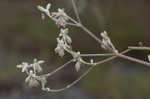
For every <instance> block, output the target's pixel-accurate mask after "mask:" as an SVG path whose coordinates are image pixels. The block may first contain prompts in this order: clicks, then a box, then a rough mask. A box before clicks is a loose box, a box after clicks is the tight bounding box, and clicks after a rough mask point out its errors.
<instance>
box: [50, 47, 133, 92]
mask: <svg viewBox="0 0 150 99" xmlns="http://www.w3.org/2000/svg"><path fill="white" fill-rule="evenodd" d="M129 51H130V49H127V50H125V51H123V52H122V53H121V54H125V53H127V52H129ZM115 58H117V56H112V57H110V58H107V59H104V60H102V61H99V62H97V63H96V64H95V65H93V66H91V67H90V68H89V69H88V70H87V71H86V72H84V73H83V74H82V75H81V76H80V77H79V78H78V79H77V80H75V81H73V82H72V83H71V84H69V85H67V86H66V87H64V88H61V89H56V90H54V89H50V90H49V91H50V92H61V91H64V90H66V89H69V88H70V87H72V86H74V85H75V84H77V83H78V82H79V81H80V80H81V79H83V78H84V77H85V76H86V75H87V74H88V73H89V72H90V71H91V70H92V69H93V68H94V67H96V66H97V65H100V64H103V63H105V62H108V61H111V60H113V59H115Z"/></svg>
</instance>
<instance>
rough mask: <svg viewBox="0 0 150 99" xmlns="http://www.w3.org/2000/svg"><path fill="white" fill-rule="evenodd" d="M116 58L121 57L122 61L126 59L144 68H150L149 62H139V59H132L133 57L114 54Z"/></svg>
mask: <svg viewBox="0 0 150 99" xmlns="http://www.w3.org/2000/svg"><path fill="white" fill-rule="evenodd" d="M116 56H118V57H121V58H123V59H127V60H130V61H133V62H136V63H140V64H143V65H145V66H150V63H149V62H146V61H142V60H139V59H136V58H133V57H129V56H126V55H122V54H120V53H116Z"/></svg>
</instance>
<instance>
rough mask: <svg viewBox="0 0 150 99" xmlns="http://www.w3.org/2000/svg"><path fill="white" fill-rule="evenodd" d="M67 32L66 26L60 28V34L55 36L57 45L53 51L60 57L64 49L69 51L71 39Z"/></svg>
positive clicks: (63, 53)
mask: <svg viewBox="0 0 150 99" xmlns="http://www.w3.org/2000/svg"><path fill="white" fill-rule="evenodd" d="M68 33H69V31H68V28H66V29H60V34H59V36H58V38H57V47H56V48H55V52H56V53H58V55H59V56H60V57H63V56H64V55H65V50H67V51H69V52H70V51H71V43H72V40H71V38H70V36H69V35H68Z"/></svg>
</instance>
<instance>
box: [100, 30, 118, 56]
mask: <svg viewBox="0 0 150 99" xmlns="http://www.w3.org/2000/svg"><path fill="white" fill-rule="evenodd" d="M101 36H102V44H101V47H102V48H103V49H105V50H108V51H110V52H114V53H118V51H117V50H116V48H115V46H114V45H113V43H112V42H111V40H110V38H109V36H108V34H107V32H106V31H104V32H102V33H101Z"/></svg>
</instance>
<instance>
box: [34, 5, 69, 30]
mask: <svg viewBox="0 0 150 99" xmlns="http://www.w3.org/2000/svg"><path fill="white" fill-rule="evenodd" d="M37 8H38V9H39V10H40V11H41V12H42V19H45V14H46V15H47V16H48V17H50V18H51V19H52V20H54V21H55V22H56V25H57V26H58V27H60V26H62V27H65V26H66V25H67V23H68V21H69V17H68V15H67V14H66V13H65V11H64V9H60V8H58V11H57V12H50V11H49V10H50V8H51V4H50V3H49V4H47V6H46V8H44V7H42V6H40V5H39V6H37Z"/></svg>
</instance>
